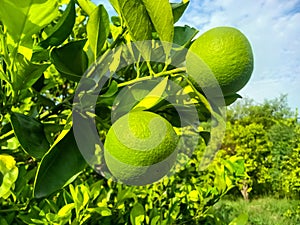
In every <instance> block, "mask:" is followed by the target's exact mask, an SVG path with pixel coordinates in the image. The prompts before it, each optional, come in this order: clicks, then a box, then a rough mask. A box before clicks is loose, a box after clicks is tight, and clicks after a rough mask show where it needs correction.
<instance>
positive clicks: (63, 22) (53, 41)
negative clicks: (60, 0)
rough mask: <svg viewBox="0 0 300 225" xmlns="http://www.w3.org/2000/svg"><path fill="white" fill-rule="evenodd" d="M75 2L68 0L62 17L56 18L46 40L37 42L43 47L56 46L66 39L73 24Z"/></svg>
mask: <svg viewBox="0 0 300 225" xmlns="http://www.w3.org/2000/svg"><path fill="white" fill-rule="evenodd" d="M75 17H76V12H75V2H74V0H70V2H69V4H68V6H67V8H66V10H65V11H64V12H63V14H62V17H61V18H60V19H59V20H58V22H57V23H56V24H55V26H54V27H53V29H52V32H51V33H50V34H49V36H48V37H47V39H46V40H44V41H42V42H40V43H39V45H40V46H41V47H43V48H48V47H49V46H58V45H60V44H61V43H63V42H64V40H66V39H67V37H68V36H69V35H70V34H71V32H72V29H73V26H74V24H75Z"/></svg>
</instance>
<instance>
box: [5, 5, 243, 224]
mask: <svg viewBox="0 0 300 225" xmlns="http://www.w3.org/2000/svg"><path fill="white" fill-rule="evenodd" d="M111 3H112V5H113V7H114V8H115V10H116V11H117V13H118V16H113V17H111V18H109V15H108V13H107V11H106V9H105V8H104V6H103V5H99V6H96V5H95V4H94V3H92V2H91V1H88V0H77V1H75V0H69V1H68V0H67V1H63V0H61V1H53V0H45V1H39V0H32V1H25V2H22V3H20V1H17V0H0V4H1V8H0V41H1V42H0V99H1V101H0V148H1V152H0V153H1V154H0V184H1V186H0V206H1V208H0V215H1V216H0V223H1V224H24V223H25V224H99V223H100V222H101V224H102V223H103V224H130V223H131V224H142V223H146V224H153V225H154V224H171V223H183V224H184V223H189V224H192V223H194V224H198V223H199V222H200V221H202V220H204V219H205V218H207V217H208V216H212V215H211V214H210V212H209V209H210V207H211V206H212V205H214V204H215V203H216V202H217V201H218V200H219V199H220V198H221V197H222V196H223V195H225V193H227V192H228V190H230V189H232V188H233V187H235V186H236V185H237V184H238V183H239V182H240V180H241V179H245V177H246V174H245V171H244V168H243V160H241V159H240V158H236V157H232V158H230V159H228V160H225V161H222V160H221V159H220V160H219V161H216V162H215V163H214V164H212V166H211V167H209V168H208V169H207V170H205V171H202V172H200V171H199V170H198V165H199V162H200V160H199V157H196V158H194V159H192V160H191V161H190V162H189V164H188V165H187V166H186V168H185V169H184V170H182V171H180V172H178V173H177V174H176V175H175V176H174V177H171V178H168V179H166V180H164V181H163V182H162V183H158V184H153V185H150V186H149V187H127V186H124V185H121V184H117V183H113V182H112V181H111V180H105V179H104V178H102V177H100V176H99V175H97V174H95V172H91V171H90V169H89V168H88V167H87V164H86V162H85V160H84V159H83V157H82V155H81V153H80V151H79V149H78V147H77V145H76V141H75V139H74V135H73V131H72V106H73V98H74V92H75V90H76V88H77V85H78V81H79V80H80V79H81V77H82V76H83V74H84V73H85V71H87V69H88V68H89V67H90V66H91V65H93V63H94V62H95V61H96V60H97V59H98V58H99V57H100V59H101V56H105V55H106V54H107V53H108V52H109V51H111V50H113V49H116V48H117V47H118V46H121V45H122V44H128V43H131V42H132V41H143V40H161V41H165V42H170V43H175V44H177V45H178V46H179V47H180V48H188V47H189V46H190V44H191V43H192V39H193V38H194V36H195V35H196V34H197V32H198V31H197V30H196V29H194V28H191V27H188V26H183V27H181V26H174V23H175V22H176V21H178V20H179V18H180V17H181V15H182V14H183V12H184V10H185V9H186V7H187V6H188V4H189V2H188V1H183V2H181V3H174V4H170V3H169V1H168V0H159V1H152V0H143V1H136V0H126V1H125V0H111ZM158 6H159V7H158ZM12 15H14V16H12ZM120 49H121V50H120V51H119V52H118V51H117V52H115V55H114V59H113V60H114V61H113V62H110V63H107V64H106V66H109V67H110V68H109V69H110V70H112V71H117V73H115V74H114V75H113V76H111V77H110V79H109V81H108V82H106V83H105V85H104V87H103V90H102V91H101V92H100V95H99V98H98V101H97V105H96V109H95V111H96V115H93V118H95V120H96V121H97V128H98V130H99V132H100V137H101V138H103V139H104V138H105V133H106V131H107V130H108V129H109V127H110V126H111V121H110V116H111V111H112V103H113V102H114V100H115V97H116V96H117V95H118V93H120V91H121V90H122V89H123V88H124V89H126V87H127V86H128V85H129V84H137V85H138V83H139V82H140V81H144V80H151V79H152V78H157V77H163V79H162V80H161V82H160V83H158V84H157V83H155V86H153V89H152V91H155V92H156V94H157V93H159V94H158V95H159V96H160V97H162V96H164V95H165V94H167V93H166V90H167V84H168V80H172V81H174V82H176V83H178V84H179V86H183V87H186V86H189V90H190V93H191V96H189V97H190V98H193V100H194V101H193V104H196V105H197V109H198V114H199V118H200V119H201V120H202V121H208V120H209V119H211V115H212V114H214V115H215V114H216V113H215V112H214V111H213V109H212V107H210V105H209V103H208V101H207V100H206V98H205V96H204V95H203V94H202V93H201V92H199V91H197V90H196V89H195V88H194V87H193V85H192V84H191V82H190V81H189V80H188V78H187V77H186V74H185V71H184V70H183V69H181V68H174V67H172V66H170V62H167V59H166V62H160V63H158V62H149V61H138V60H137V62H136V63H134V64H130V65H129V66H127V67H125V68H119V67H120V63H121V62H123V61H125V62H127V61H130V60H131V58H132V56H131V55H130V54H131V52H130V51H122V48H120ZM177 50H178V49H172V54H173V55H176V51H177ZM163 51H165V53H166V54H165V56H166V55H168V54H169V53H170V51H171V49H170V48H168V47H167V48H165V49H163ZM133 57H136V56H133ZM142 57H144V56H142V54H140V55H139V56H138V57H137V59H141V58H142ZM135 59H136V58H135ZM176 60H177V61H184V56H182V55H181V54H179V55H177V58H176ZM97 63H99V64H101V60H100V62H99V61H97ZM102 65H104V63H103V62H102ZM99 76H102V74H99ZM140 86H141V85H140ZM162 86H163V88H161V87H162ZM135 87H136V89H139V88H138V86H135ZM124 89H123V90H124ZM139 93H140V96H139V97H138V100H139V103H138V104H137V106H138V107H141V108H143V110H145V109H146V110H150V109H151V110H154V111H156V112H158V113H160V114H161V115H163V116H165V117H166V118H167V119H169V120H170V121H172V123H173V125H174V126H177V125H178V119H179V118H178V115H176V114H175V113H174V108H172V107H171V106H170V105H167V104H166V102H164V101H154V103H153V102H152V103H149V102H148V101H145V99H146V96H147V93H146V94H145V93H144V92H143V91H140V92H139ZM127 96H128V98H127V99H130V96H132V97H133V98H134V97H136V95H133V93H131V92H130V91H129V92H127ZM172 97H178V99H180V97H179V96H172ZM150 102H151V101H150ZM181 102H184V101H183V100H181ZM125 103H126V104H125ZM158 103H160V104H158ZM124 104H125V105H130V104H131V102H129V103H128V102H124ZM130 106H132V107H134V105H130ZM135 106H136V105H135ZM161 106H163V107H161ZM179 106H180V107H183V108H184V109H186V110H187V112H188V110H189V108H188V106H186V105H180V104H179ZM179 106H178V107H179ZM176 116H177V117H176ZM82 129H83V130H85V129H84V128H82ZM207 134H208V133H207V132H206V131H205V132H203V135H204V137H205V139H206V141H208V139H209V137H208V136H207ZM200 152H201V151H200ZM242 219H243V220H244V218H242ZM220 223H221V222H220ZM241 224H242V223H241Z"/></svg>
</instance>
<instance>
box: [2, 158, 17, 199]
mask: <svg viewBox="0 0 300 225" xmlns="http://www.w3.org/2000/svg"><path fill="white" fill-rule="evenodd" d="M0 174H2V176H3V177H2V182H1V184H0V199H1V198H4V199H6V198H8V197H9V196H10V195H11V194H12V192H11V189H12V188H13V187H14V183H15V181H16V180H17V178H18V174H19V170H18V167H17V166H16V161H15V159H14V158H13V157H12V156H10V155H0Z"/></svg>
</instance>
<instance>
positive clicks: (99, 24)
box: [86, 5, 110, 59]
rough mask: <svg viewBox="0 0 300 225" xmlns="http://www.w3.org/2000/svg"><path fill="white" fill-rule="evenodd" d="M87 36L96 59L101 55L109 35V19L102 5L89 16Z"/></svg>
mask: <svg viewBox="0 0 300 225" xmlns="http://www.w3.org/2000/svg"><path fill="white" fill-rule="evenodd" d="M86 29H87V35H88V41H89V46H90V47H91V50H92V52H93V54H94V59H96V58H97V57H98V56H99V54H100V53H101V49H102V48H103V46H104V44H105V42H106V39H107V37H108V35H109V31H110V29H109V17H108V13H107V12H106V10H105V8H104V6H103V5H99V6H98V7H97V8H96V9H95V10H94V11H93V12H92V14H91V15H90V18H89V21H88V23H87V27H86Z"/></svg>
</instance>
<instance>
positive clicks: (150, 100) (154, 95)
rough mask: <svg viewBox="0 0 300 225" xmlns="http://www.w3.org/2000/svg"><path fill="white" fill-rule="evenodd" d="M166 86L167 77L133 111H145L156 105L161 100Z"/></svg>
mask: <svg viewBox="0 0 300 225" xmlns="http://www.w3.org/2000/svg"><path fill="white" fill-rule="evenodd" d="M167 84H168V77H165V78H164V79H163V80H162V81H161V82H160V83H159V84H157V85H156V86H155V87H154V88H153V89H152V90H151V91H150V92H149V93H148V94H147V95H146V96H145V97H144V98H143V99H142V100H141V101H140V102H139V103H138V104H137V105H136V106H135V107H134V108H133V110H137V109H138V110H147V109H150V108H152V107H153V106H155V105H156V104H158V103H159V102H160V101H161V100H162V99H163V93H164V92H165V90H166V87H167Z"/></svg>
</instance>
